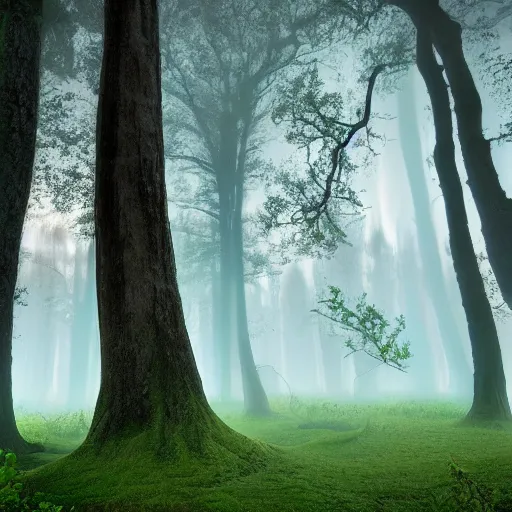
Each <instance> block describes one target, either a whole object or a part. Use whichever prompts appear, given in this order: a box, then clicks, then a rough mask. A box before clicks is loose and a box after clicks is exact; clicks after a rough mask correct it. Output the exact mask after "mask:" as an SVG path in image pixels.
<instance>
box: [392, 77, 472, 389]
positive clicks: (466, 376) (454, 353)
mask: <svg viewBox="0 0 512 512" xmlns="http://www.w3.org/2000/svg"><path fill="white" fill-rule="evenodd" d="M398 115H399V117H398V120H399V123H398V126H399V130H400V137H401V140H402V144H401V145H400V146H401V148H402V154H403V157H404V163H405V168H406V171H407V176H408V178H409V186H410V189H411V195H412V199H413V205H414V216H415V220H416V226H417V228H418V246H419V250H420V254H421V260H422V263H423V269H424V270H423V271H424V275H425V279H423V282H424V285H425V288H426V289H427V291H428V294H429V296H430V298H431V301H432V306H433V309H434V311H435V312H436V318H437V324H438V326H439V332H440V334H441V338H442V341H443V348H444V351H445V354H446V359H447V361H448V368H449V372H450V390H451V392H452V393H453V394H455V395H465V394H467V392H468V389H469V386H470V384H471V368H470V367H469V365H468V363H467V360H466V357H465V354H464V347H463V342H462V339H461V337H460V334H459V330H458V329H457V324H456V322H455V318H454V316H453V312H452V308H451V305H450V300H449V299H448V291H447V288H446V282H445V279H444V275H443V267H442V263H441V257H440V256H439V250H438V246H437V239H436V234H435V228H434V224H433V222H432V217H431V213H430V202H429V198H428V187H427V182H426V180H425V174H424V172H423V161H422V159H421V141H420V135H419V132H418V120H417V116H416V102H415V95H414V81H413V76H409V77H408V79H407V81H406V84H405V86H404V88H403V90H402V92H401V93H400V95H399V99H398ZM404 283H405V285H406V286H407V285H408V283H409V281H408V280H405V281H404Z"/></svg>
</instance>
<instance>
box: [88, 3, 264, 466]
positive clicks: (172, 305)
mask: <svg viewBox="0 0 512 512" xmlns="http://www.w3.org/2000/svg"><path fill="white" fill-rule="evenodd" d="M163 155H164V153H163V135H162V105H161V76H160V48H159V34H158V9H157V0H131V1H129V2H118V1H117V0H106V1H105V39H104V53H103V63H102V71H101V83H100V97H99V105H98V126H97V162H96V164H97V165H96V201H95V227H96V255H97V258H96V268H97V294H98V309H99V323H100V336H101V385H100V392H99V397H98V402H97V405H96V410H95V413H94V417H93V421H92V425H91V429H90V432H89V435H88V436H87V439H86V441H85V443H84V445H83V446H82V448H81V450H80V452H81V453H83V452H84V451H87V450H93V451H94V452H95V453H98V451H99V450H100V449H103V448H107V446H109V447H110V448H111V451H109V452H108V453H111V454H112V456H115V457H123V456H124V457H130V456H134V455H133V453H134V446H135V445H137V446H139V448H140V449H145V450H146V451H147V450H150V451H151V452H152V453H153V454H155V455H159V456H162V457H165V458H167V459H171V460H181V458H182V457H185V458H187V457H188V455H193V456H194V457H201V458H204V457H208V456H211V457H213V458H215V457H216V454H217V453H218V451H219V450H222V451H223V452H226V451H227V448H228V447H229V446H231V447H233V443H236V442H237V441H238V444H237V445H236V446H235V447H234V449H233V448H231V450H232V451H237V450H239V449H240V450H241V447H242V444H241V442H244V443H249V441H248V440H246V439H245V438H243V436H240V435H239V434H237V433H235V432H233V431H232V430H230V429H229V428H228V427H227V426H226V425H225V424H224V423H222V422H221V421H220V420H219V419H218V418H217V417H216V416H215V414H214V413H213V411H212V410H211V409H210V407H209V405H208V403H207V401H206V398H205V395H204V392H203V388H202V384H201V379H200V377H199V373H198V371H197V368H196V365H195V361H194V356H193V353H192V348H191V345H190V340H189V337H188V333H187V330H186V327H185V319H184V315H183V309H182V304H181V298H180V294H179V291H178V284H177V279H176V266H175V261H174V251H173V247H172V240H171V234H170V228H169V220H168V214H167V194H166V190H165V177H164V158H163ZM219 445H220V446H222V448H221V447H219ZM254 448H255V446H253V445H252V444H251V446H250V449H254ZM104 453H107V451H105V452H104ZM136 456H137V455H136ZM223 456H224V455H223Z"/></svg>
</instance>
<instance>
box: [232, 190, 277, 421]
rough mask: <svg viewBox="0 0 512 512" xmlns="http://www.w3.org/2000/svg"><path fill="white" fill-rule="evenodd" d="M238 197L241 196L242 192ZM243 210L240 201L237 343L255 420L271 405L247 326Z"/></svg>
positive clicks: (236, 259)
mask: <svg viewBox="0 0 512 512" xmlns="http://www.w3.org/2000/svg"><path fill="white" fill-rule="evenodd" d="M240 189H241V186H240V188H238V191H239V190H240ZM239 194H240V195H241V193H240V192H239ZM241 209H242V208H241V199H239V203H238V204H237V208H236V209H235V218H234V222H233V272H234V280H235V287H236V288H235V293H236V312H237V316H236V320H237V339H238V354H239V357H240V366H241V370H242V386H243V390H244V409H245V412H246V413H247V414H250V415H253V416H266V415H269V414H270V413H271V411H270V405H269V403H268V398H267V395H266V393H265V390H264V389H263V385H262V384H261V379H260V376H259V374H258V371H257V369H256V365H255V363H254V356H253V353H252V348H251V340H250V337H249V326H248V324H247V307H246V302H245V278H244V255H243V228H242V211H241Z"/></svg>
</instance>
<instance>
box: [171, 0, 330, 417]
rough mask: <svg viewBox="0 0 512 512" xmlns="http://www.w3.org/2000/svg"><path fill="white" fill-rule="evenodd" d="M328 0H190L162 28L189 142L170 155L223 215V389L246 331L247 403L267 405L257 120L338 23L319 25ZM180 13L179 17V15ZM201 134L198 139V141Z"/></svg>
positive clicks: (258, 407) (254, 407) (257, 407)
mask: <svg viewBox="0 0 512 512" xmlns="http://www.w3.org/2000/svg"><path fill="white" fill-rule="evenodd" d="M323 7H324V2H320V3H318V4H311V3H310V2H305V1H300V2H295V1H293V2H292V1H285V2H280V3H276V2H273V1H266V2H263V3H262V2H254V1H253V0H236V1H234V2H227V1H221V2H214V1H211V0H210V1H201V2H197V1H196V2H190V4H189V6H188V9H181V11H180V12H178V13H176V14H174V12H173V11H172V10H171V11H170V13H171V14H170V15H171V19H170V20H169V23H166V24H165V26H166V30H165V31H164V33H163V38H164V39H165V40H166V41H167V42H168V43H167V44H169V45H171V48H172V50H171V51H167V50H165V51H164V60H165V62H166V64H167V71H168V73H169V79H170V81H169V86H166V87H165V92H166V93H167V94H169V95H170V96H172V97H173V98H174V99H175V100H176V101H177V103H178V105H179V107H177V109H178V112H179V114H180V119H181V124H180V126H179V127H180V128H181V133H179V135H177V139H178V140H180V141H181V142H182V147H181V148H179V147H177V150H176V151H174V152H173V153H172V154H169V155H168V157H170V158H173V159H175V160H179V161H181V162H184V163H185V164H186V165H187V166H192V172H194V173H195V174H196V175H199V176H200V177H201V180H202V181H203V183H205V184H206V185H207V186H206V187H205V188H207V189H208V191H209V192H210V193H209V195H204V194H203V195H202V201H203V202H202V203H199V204H197V203H196V207H197V208H198V209H201V210H202V211H204V212H206V213H209V214H210V215H211V216H213V217H214V218H216V219H217V220H218V225H219V234H220V237H219V243H220V268H219V286H220V290H221V296H222V297H223V302H222V308H221V309H220V310H219V313H220V314H221V315H222V316H221V317H220V319H219V327H220V330H221V332H220V333H219V340H218V341H219V352H220V358H221V361H223V363H224V368H223V369H222V373H223V375H224V381H223V390H222V391H221V394H222V395H223V396H225V397H226V396H228V395H229V390H230V386H231V385H230V382H229V368H230V362H229V354H230V351H231V347H232V345H233V344H234V342H235V339H236V340H237V341H238V347H239V354H240V356H242V357H241V359H240V364H241V370H242V376H243V382H244V390H246V391H247V393H244V399H245V406H246V408H247V410H250V411H251V412H253V413H256V412H259V413H262V414H266V413H268V410H269V408H268V402H267V399H266V396H265V392H264V390H263V387H262V386H261V384H260V382H259V378H258V376H257V373H256V371H255V367H254V363H253V357H252V350H251V346H250V340H249V336H248V334H247V333H248V330H247V325H246V320H245V319H246V317H247V311H246V307H245V292H244V288H243V275H244V265H243V260H242V255H243V244H244V237H243V233H242V223H243V215H244V197H245V194H246V191H247V184H248V180H249V178H250V177H251V174H252V175H253V176H254V175H255V174H257V173H260V174H261V171H262V166H261V164H260V162H259V161H258V158H257V156H258V150H259V148H260V145H261V141H260V140H259V137H258V133H257V129H258V128H261V126H262V121H263V120H264V118H265V116H266V114H267V110H268V95H269V92H271V91H272V90H273V88H274V87H273V86H274V83H275V81H276V79H277V78H278V77H279V73H280V72H281V71H282V70H283V69H285V68H287V67H289V66H291V65H292V64H296V63H298V62H299V61H300V57H301V53H302V50H303V49H304V48H306V46H307V45H308V44H311V45H312V46H316V45H318V42H319V40H321V39H322V36H323V38H324V42H325V41H326V40H329V39H330V38H331V36H330V34H331V33H334V32H329V31H325V32H320V31H318V32H317V31H316V30H315V27H316V26H317V22H318V21H319V20H320V19H321V18H322V16H323ZM172 16H174V18H173V17H172ZM192 140H193V141H194V144H191V142H190V141H192Z"/></svg>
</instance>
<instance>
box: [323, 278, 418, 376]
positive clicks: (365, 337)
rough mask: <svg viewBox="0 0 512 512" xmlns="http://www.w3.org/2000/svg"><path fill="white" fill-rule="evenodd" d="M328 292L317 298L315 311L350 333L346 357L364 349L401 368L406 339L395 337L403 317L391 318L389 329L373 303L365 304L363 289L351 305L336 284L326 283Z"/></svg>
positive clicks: (407, 355)
mask: <svg viewBox="0 0 512 512" xmlns="http://www.w3.org/2000/svg"><path fill="white" fill-rule="evenodd" d="M329 293H330V296H329V297H328V298H326V299H323V300H321V301H319V304H321V309H314V310H313V312H314V313H317V314H319V315H321V316H323V317H325V318H328V319H329V320H332V321H333V322H335V323H336V324H337V325H338V326H340V327H341V329H343V330H344V331H348V332H350V333H352V334H353V335H354V337H351V338H348V339H347V340H345V346H346V347H347V348H348V349H349V350H350V353H349V354H348V355H347V356H345V357H348V356H350V355H351V354H353V353H355V352H364V353H365V354H367V355H369V356H370V357H372V358H373V359H376V360H377V361H380V363H381V364H386V365H388V366H390V367H391V368H395V369H397V370H400V371H402V372H405V368H407V366H406V365H405V362H406V361H407V360H408V359H410V358H411V357H412V354H411V352H410V350H409V347H410V343H409V341H405V342H403V343H399V341H398V337H399V335H400V334H401V333H402V331H404V330H405V319H404V317H403V315H400V316H399V317H397V318H396V319H395V322H396V325H395V327H394V328H392V329H391V330H390V327H391V324H390V323H389V321H388V320H386V318H384V314H383V313H382V312H381V311H379V310H378V309H377V308H376V307H375V305H372V304H368V303H367V301H366V293H364V294H363V295H362V296H361V297H360V298H359V299H358V301H357V303H356V306H355V309H351V308H350V307H349V306H348V305H347V300H346V298H345V297H344V295H343V293H342V292H341V290H340V289H339V288H338V287H336V286H329Z"/></svg>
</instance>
